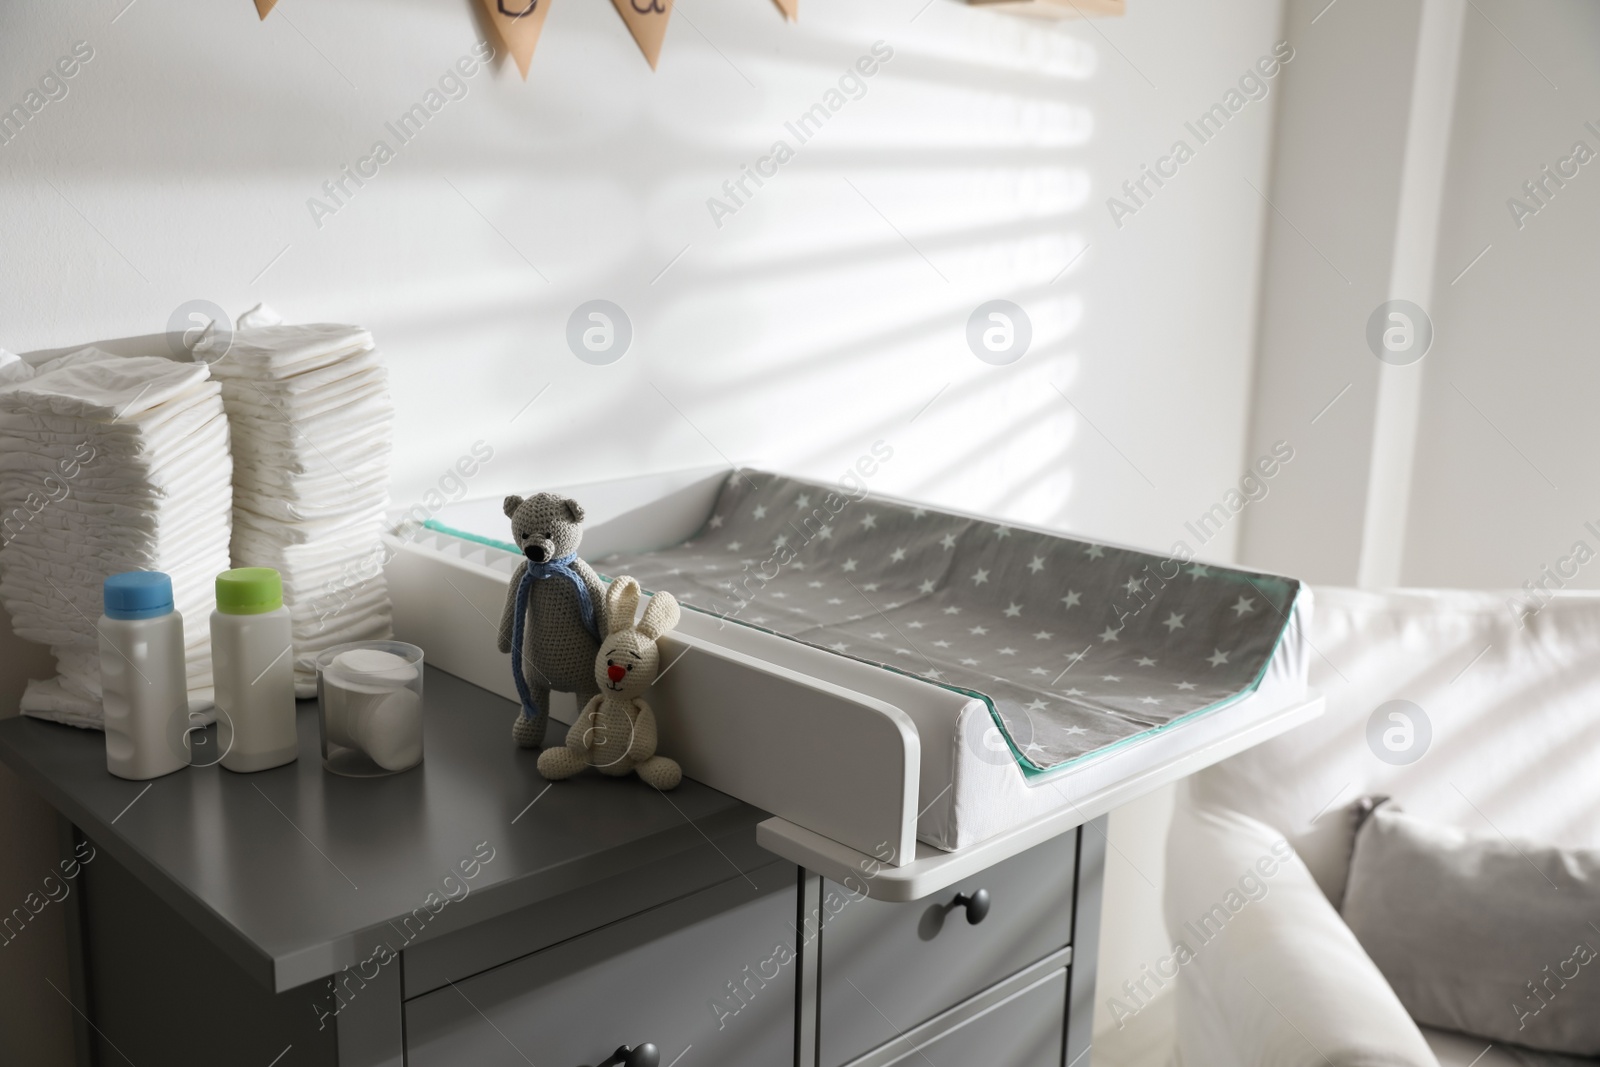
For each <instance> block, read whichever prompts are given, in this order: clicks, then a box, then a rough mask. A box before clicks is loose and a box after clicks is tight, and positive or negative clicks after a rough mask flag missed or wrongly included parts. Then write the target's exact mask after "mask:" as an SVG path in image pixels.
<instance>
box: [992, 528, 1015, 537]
mask: <svg viewBox="0 0 1600 1067" xmlns="http://www.w3.org/2000/svg"><path fill="white" fill-rule="evenodd" d="M994 535H995V536H996V537H999V538H1006V537H1010V536H1011V528H1010V527H1009V526H996V527H995V528H994Z"/></svg>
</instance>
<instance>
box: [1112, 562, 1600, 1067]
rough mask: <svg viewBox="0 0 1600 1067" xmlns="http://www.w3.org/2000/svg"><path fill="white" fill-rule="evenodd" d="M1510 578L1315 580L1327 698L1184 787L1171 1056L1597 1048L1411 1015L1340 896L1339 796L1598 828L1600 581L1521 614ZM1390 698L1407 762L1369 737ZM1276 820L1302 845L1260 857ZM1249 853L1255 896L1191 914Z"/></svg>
mask: <svg viewBox="0 0 1600 1067" xmlns="http://www.w3.org/2000/svg"><path fill="white" fill-rule="evenodd" d="M1512 596H1513V594H1506V593H1489V592H1461V591H1443V592H1435V591H1398V592H1385V593H1377V592H1366V591H1358V590H1347V589H1318V590H1317V591H1316V607H1315V611H1314V612H1313V616H1312V617H1313V624H1312V634H1311V644H1312V646H1313V649H1314V651H1313V653H1312V667H1311V674H1312V682H1313V684H1314V685H1316V686H1318V687H1320V688H1321V689H1322V690H1323V692H1324V693H1325V694H1326V696H1327V699H1328V707H1327V712H1326V714H1325V715H1324V716H1323V717H1322V718H1321V719H1319V720H1316V721H1314V722H1312V723H1309V724H1307V725H1306V726H1303V727H1300V728H1299V729H1297V730H1293V731H1291V732H1289V733H1288V734H1286V735H1284V736H1282V737H1279V738H1277V739H1275V740H1273V741H1269V742H1267V743H1265V744H1263V745H1261V746H1260V747H1258V748H1255V749H1252V750H1251V751H1249V752H1246V753H1244V754H1242V755H1239V756H1236V757H1234V758H1232V759H1230V760H1227V761H1224V762H1223V763H1220V764H1218V765H1216V766H1215V767H1212V768H1211V769H1209V770H1206V771H1203V772H1201V773H1200V774H1198V775H1196V776H1195V777H1194V778H1192V779H1190V780H1189V781H1188V783H1187V784H1186V785H1185V787H1184V791H1183V793H1182V794H1180V797H1179V803H1178V808H1177V811H1176V813H1175V815H1174V819H1173V824H1172V830H1171V834H1170V836H1169V838H1168V846H1167V882H1166V891H1165V911H1166V916H1167V923H1168V928H1169V931H1170V932H1171V933H1172V936H1173V937H1174V938H1175V939H1184V940H1185V941H1186V943H1187V944H1188V947H1189V948H1190V949H1191V950H1192V958H1189V959H1187V960H1185V961H1182V962H1175V963H1173V964H1169V965H1168V966H1167V967H1166V968H1165V969H1166V970H1167V971H1169V972H1170V971H1171V970H1172V969H1174V968H1175V969H1176V971H1177V973H1176V976H1175V977H1173V978H1172V979H1171V982H1173V983H1175V984H1176V988H1175V989H1172V990H1168V992H1171V993H1172V994H1173V995H1174V997H1175V1015H1176V1031H1177V1032H1176V1040H1177V1048H1178V1063H1179V1064H1181V1065H1182V1067H1221V1065H1229V1067H1233V1065H1238V1067H1301V1065H1304V1067H1369V1065H1371V1067H1377V1065H1391V1064H1413V1063H1429V1062H1432V1061H1431V1060H1430V1059H1429V1055H1430V1053H1429V1049H1430V1048H1431V1050H1432V1052H1431V1054H1432V1055H1433V1056H1436V1057H1437V1060H1438V1062H1439V1063H1440V1064H1443V1065H1445V1067H1468V1065H1475V1067H1505V1065H1508V1064H1525V1065H1532V1064H1537V1065H1541V1067H1543V1065H1555V1064H1563V1065H1565V1064H1577V1063H1588V1062H1592V1061H1580V1060H1574V1059H1568V1058H1563V1057H1553V1056H1548V1055H1540V1054H1536V1053H1529V1052H1527V1051H1525V1050H1520V1049H1515V1048H1509V1047H1505V1046H1500V1045H1496V1046H1495V1047H1493V1048H1488V1046H1489V1045H1490V1042H1488V1041H1487V1040H1484V1039H1477V1038H1471V1037H1466V1036H1464V1035H1460V1034H1449V1033H1442V1032H1437V1031H1434V1032H1420V1031H1419V1030H1418V1028H1417V1027H1416V1026H1415V1024H1414V1023H1412V1021H1411V1020H1410V1018H1409V1017H1407V1016H1406V1014H1405V1012H1404V1009H1403V1008H1401V1007H1400V1003H1399V1001H1398V999H1397V998H1396V997H1395V995H1394V993H1393V992H1392V991H1391V990H1390V989H1389V987H1388V984H1387V983H1386V982H1385V981H1384V980H1383V978H1382V976H1381V975H1380V974H1379V973H1378V971H1377V969H1376V968H1375V967H1374V966H1373V964H1372V962H1371V960H1370V959H1369V958H1368V957H1367V954H1366V953H1365V952H1364V951H1363V950H1362V948H1361V946H1360V944H1359V943H1358V942H1357V941H1356V939H1355V937H1354V935H1353V934H1351V932H1350V931H1349V929H1348V928H1346V927H1345V925H1344V923H1343V922H1342V921H1341V919H1340V918H1339V913H1338V906H1339V904H1340V901H1341V898H1342V896H1343V893H1344V883H1345V874H1346V868H1347V864H1348V859H1349V855H1350V847H1351V842H1352V833H1353V831H1352V829H1351V828H1352V826H1353V821H1352V820H1351V819H1349V818H1348V817H1347V815H1348V806H1349V804H1350V803H1351V802H1352V801H1353V800H1354V799H1355V798H1357V797H1361V796H1364V795H1389V796H1393V797H1394V798H1396V800H1397V801H1399V802H1400V803H1401V805H1402V806H1403V807H1404V809H1405V810H1407V811H1409V812H1411V813H1412V814H1415V815H1418V816H1421V817H1423V818H1426V819H1430V820H1434V821H1438V822H1444V823H1449V824H1452V825H1455V826H1458V827H1461V828H1463V829H1466V830H1470V831H1475V832H1482V833H1489V834H1503V835H1508V836H1510V837H1512V838H1517V837H1525V838H1531V839H1534V840H1539V841H1545V842H1549V843H1553V844H1559V845H1564V846H1569V847H1587V848H1595V847H1600V594H1593V593H1582V594H1560V595H1558V596H1556V597H1555V599H1553V600H1552V601H1551V602H1550V603H1549V604H1548V605H1547V606H1545V607H1544V608H1543V610H1541V611H1539V612H1538V613H1537V614H1534V615H1533V616H1531V617H1529V618H1526V619H1525V624H1519V621H1518V619H1517V617H1516V616H1515V615H1514V613H1513V611H1512V609H1511V608H1510V607H1509V606H1508V601H1510V600H1511V598H1512ZM1395 699H1403V700H1408V701H1411V702H1413V703H1415V704H1416V705H1418V706H1419V707H1421V708H1422V709H1423V711H1424V713H1425V715H1426V716H1427V717H1428V719H1429V721H1430V723H1431V728H1432V739H1431V743H1430V744H1429V746H1428V748H1427V749H1426V751H1425V754H1424V755H1423V756H1422V757H1421V758H1420V759H1418V760H1417V761H1416V762H1414V763H1411V764H1409V765H1404V766H1398V765H1392V764H1391V763H1389V762H1386V761H1384V760H1382V759H1379V758H1378V756H1377V755H1375V754H1374V750H1373V748H1372V747H1370V746H1369V743H1368V739H1367V737H1368V734H1367V730H1368V720H1369V719H1370V718H1371V717H1372V714H1373V712H1374V711H1375V709H1377V708H1378V707H1379V705H1382V704H1384V703H1385V702H1387V701H1390V700H1395ZM1282 838H1287V840H1288V842H1289V843H1290V844H1291V845H1293V847H1294V849H1295V852H1296V853H1297V854H1298V858H1291V859H1290V860H1289V861H1288V862H1284V863H1281V864H1280V863H1277V862H1276V860H1274V861H1273V862H1270V863H1265V864H1262V863H1260V861H1261V858H1262V857H1263V856H1264V855H1270V854H1271V846H1272V844H1273V842H1275V841H1278V840H1280V839H1282ZM1280 847H1281V846H1280ZM1258 864H1259V866H1258ZM1269 869H1270V870H1272V872H1273V873H1272V874H1271V876H1270V877H1267V876H1265V875H1264V874H1263V873H1262V872H1264V871H1266V870H1269ZM1251 871H1255V872H1256V876H1255V879H1254V880H1253V881H1251V882H1249V883H1246V884H1247V886H1249V887H1251V888H1252V889H1253V887H1254V886H1255V885H1257V884H1259V885H1260V886H1261V888H1260V890H1258V891H1254V892H1252V894H1251V895H1252V896H1259V899H1246V900H1245V902H1244V906H1243V907H1241V908H1239V909H1238V910H1237V911H1236V912H1230V911H1227V910H1225V911H1224V912H1223V913H1222V914H1224V915H1227V916H1228V918H1227V920H1226V924H1225V927H1224V928H1223V932H1222V933H1221V934H1216V935H1213V933H1212V931H1213V927H1214V926H1218V927H1221V926H1223V924H1222V922H1221V920H1220V919H1213V920H1212V924H1211V925H1207V926H1206V927H1204V928H1203V929H1202V928H1200V927H1197V926H1196V925H1195V924H1196V922H1197V920H1198V919H1200V918H1201V917H1203V916H1205V915H1207V914H1216V913H1214V912H1213V909H1214V907H1215V906H1216V905H1217V904H1218V903H1219V902H1222V901H1224V898H1225V896H1226V895H1227V893H1228V891H1229V890H1230V889H1235V888H1237V887H1238V885H1239V883H1240V881H1241V878H1242V877H1243V875H1245V874H1246V873H1247V872H1251ZM1234 900H1235V902H1238V900H1239V898H1238V897H1235V898H1234ZM1186 924H1187V925H1186ZM1158 982H1159V983H1161V984H1166V983H1165V982H1163V980H1162V979H1161V978H1159V977H1157V978H1156V979H1155V980H1154V981H1149V980H1147V981H1146V982H1145V984H1144V985H1145V988H1146V989H1148V990H1152V991H1153V987H1154V986H1155V985H1156V984H1157V983H1158ZM1597 1010H1600V1009H1597ZM1424 1041H1425V1042H1426V1047H1425V1046H1424V1045H1423V1044H1422V1042H1424Z"/></svg>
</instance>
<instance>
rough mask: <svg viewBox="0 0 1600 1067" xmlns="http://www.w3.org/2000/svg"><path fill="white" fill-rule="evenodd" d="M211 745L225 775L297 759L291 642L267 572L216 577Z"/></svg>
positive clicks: (279, 594) (275, 584)
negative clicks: (214, 723) (214, 697)
mask: <svg viewBox="0 0 1600 1067" xmlns="http://www.w3.org/2000/svg"><path fill="white" fill-rule="evenodd" d="M211 669H212V674H213V676H214V678H215V680H216V690H217V745H218V747H219V748H221V750H222V753H223V756H222V761H221V762H222V765H223V766H224V767H226V768H227V769H228V770H230V771H264V770H266V769H267V768H269V767H281V766H283V765H284V764H285V763H292V762H293V761H294V760H295V758H296V757H297V756H299V754H300V745H299V741H298V739H297V738H296V735H295V723H294V641H293V637H292V635H291V630H290V624H289V609H288V608H286V607H284V606H283V580H282V579H281V578H280V577H279V576H278V572H277V571H275V570H273V569H272V568H270V567H239V568H236V569H234V570H231V571H223V572H222V573H221V574H219V575H217V610H216V611H214V612H212V613H211Z"/></svg>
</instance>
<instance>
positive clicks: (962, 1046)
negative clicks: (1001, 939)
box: [873, 969, 1067, 1067]
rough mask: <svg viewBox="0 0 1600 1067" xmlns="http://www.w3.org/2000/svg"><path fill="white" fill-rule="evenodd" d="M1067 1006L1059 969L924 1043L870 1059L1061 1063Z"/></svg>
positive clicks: (947, 1064) (956, 1065) (987, 1065)
mask: <svg viewBox="0 0 1600 1067" xmlns="http://www.w3.org/2000/svg"><path fill="white" fill-rule="evenodd" d="M1066 1006H1067V972H1066V970H1064V969H1063V970H1059V971H1054V972H1052V973H1051V974H1049V975H1047V976H1046V977H1044V978H1041V979H1040V980H1039V981H1037V982H1035V983H1034V984H1033V985H1031V986H1029V987H1028V988H1027V989H1025V990H1023V991H1022V992H1020V993H1017V994H1016V995H1015V996H1013V997H1011V998H1010V999H1009V1000H1006V1001H1005V1002H1004V1003H1002V1004H1000V1005H999V1006H998V1007H996V1008H994V1009H993V1010H992V1011H989V1012H987V1013H985V1014H983V1015H980V1016H978V1017H977V1018H976V1019H973V1020H971V1021H969V1022H966V1023H963V1024H962V1025H961V1026H960V1027H958V1028H957V1029H954V1030H948V1031H945V1033H944V1034H943V1035H941V1036H939V1037H935V1038H932V1039H931V1040H929V1041H928V1042H927V1043H925V1044H924V1043H922V1042H920V1041H902V1042H900V1044H901V1045H902V1046H904V1051H903V1052H902V1053H900V1054H898V1055H894V1056H892V1057H890V1058H888V1059H879V1057H877V1056H874V1057H873V1062H874V1064H881V1065H882V1067H913V1065H916V1067H975V1065H977V1064H982V1065H983V1067H1061V1056H1062V1049H1063V1047H1064V1042H1065V1041H1066V1036H1067V1031H1066V1026H1067V1021H1066V1020H1067V1012H1066ZM884 1051H885V1052H888V1051H889V1050H887V1049H885V1050H884Z"/></svg>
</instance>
